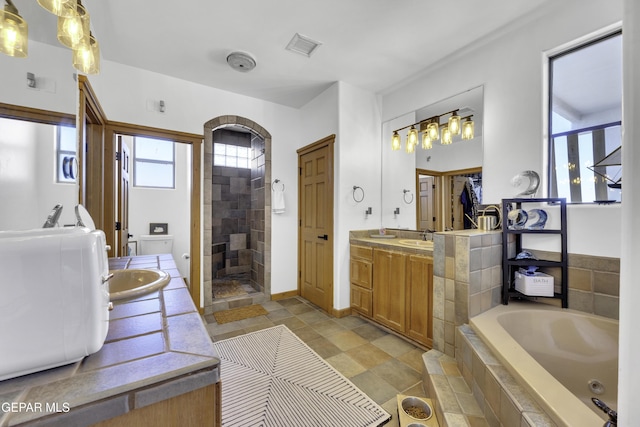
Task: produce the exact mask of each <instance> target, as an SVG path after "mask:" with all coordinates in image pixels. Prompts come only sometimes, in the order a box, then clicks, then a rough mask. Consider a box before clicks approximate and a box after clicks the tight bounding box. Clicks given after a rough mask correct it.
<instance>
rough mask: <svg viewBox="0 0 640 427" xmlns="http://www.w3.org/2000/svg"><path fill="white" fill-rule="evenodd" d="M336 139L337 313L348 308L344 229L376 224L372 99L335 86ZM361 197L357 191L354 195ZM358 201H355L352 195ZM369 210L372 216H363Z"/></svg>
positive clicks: (376, 129) (376, 118)
mask: <svg viewBox="0 0 640 427" xmlns="http://www.w3.org/2000/svg"><path fill="white" fill-rule="evenodd" d="M338 97H339V105H340V110H339V111H340V115H339V132H338V135H339V138H338V140H337V144H336V151H335V156H336V165H335V166H336V182H335V194H334V196H335V203H336V204H335V211H336V218H335V221H334V236H335V239H336V241H335V243H334V296H333V297H334V301H333V306H334V308H336V309H343V308H348V307H349V304H350V281H349V231H350V230H362V229H370V228H373V229H375V228H377V227H379V226H380V220H379V218H380V216H379V214H376V213H377V212H380V209H381V203H380V193H381V191H382V188H381V185H380V176H381V174H382V170H381V168H380V166H381V165H380V140H381V129H380V107H379V105H378V100H377V99H376V97H375V96H374V95H373V94H371V93H369V92H366V91H363V90H361V89H358V88H356V87H354V86H352V85H349V84H346V83H342V82H341V83H339V93H338ZM354 185H356V186H359V187H362V189H363V190H364V196H365V197H364V200H362V201H361V202H360V203H357V202H356V201H355V200H354V198H353V186H354ZM358 194H360V193H358ZM356 198H357V199H358V200H359V198H358V197H357V196H356ZM368 207H371V209H372V213H373V215H370V216H366V215H365V213H364V212H365V210H366V209H367V208H368Z"/></svg>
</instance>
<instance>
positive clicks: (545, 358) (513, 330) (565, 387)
mask: <svg viewBox="0 0 640 427" xmlns="http://www.w3.org/2000/svg"><path fill="white" fill-rule="evenodd" d="M469 326H470V327H471V328H472V330H473V331H474V332H475V333H476V334H477V335H478V337H480V338H481V339H482V342H483V343H484V344H486V345H487V347H488V348H490V349H491V351H492V352H493V355H494V356H495V357H496V359H497V360H498V361H499V362H500V363H502V365H503V366H504V367H505V368H506V369H507V370H508V371H509V372H510V373H511V374H512V375H513V376H514V378H516V380H517V382H518V384H520V385H522V386H523V387H524V388H525V389H526V390H527V391H529V392H530V393H531V396H532V397H533V398H534V399H535V400H536V402H538V404H539V405H540V406H541V407H542V408H543V410H544V411H545V412H546V413H547V415H549V416H550V417H551V418H552V419H553V420H554V421H555V422H556V424H558V425H567V426H598V425H600V424H603V423H604V419H602V420H601V418H600V417H601V416H604V414H603V412H602V411H600V410H598V409H597V408H596V407H595V405H593V404H592V402H591V398H592V397H598V398H599V399H601V400H602V401H603V402H605V403H606V404H607V405H608V406H610V407H611V408H613V409H614V410H615V409H616V408H617V390H618V322H617V320H612V319H608V318H606V317H602V316H595V315H592V314H587V313H583V312H579V311H576V310H571V309H561V308H559V307H553V306H550V305H548V304H538V303H534V302H525V301H519V302H516V301H514V302H512V303H510V304H509V305H500V306H499V307H495V308H494V309H492V310H489V311H487V312H485V313H482V314H481V315H480V316H476V317H474V318H473V319H471V323H470V324H469ZM463 338H465V339H466V340H468V336H467V335H465V336H463ZM465 339H463V340H462V343H463V344H464V342H465V341H466V340H465ZM463 350H464V347H463ZM462 356H463V357H462V361H463V362H464V356H465V353H464V351H463V353H462ZM457 358H458V359H459V360H460V358H459V357H457ZM463 365H464V363H463ZM471 369H473V370H476V369H482V366H480V365H478V366H476V365H473V364H472V365H471ZM473 377H475V375H474V376H473ZM592 382H597V383H596V384H597V386H595V387H596V388H597V390H596V389H592V387H590V384H592ZM600 385H601V386H602V387H599V386H600Z"/></svg>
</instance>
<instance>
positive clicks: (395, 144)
mask: <svg viewBox="0 0 640 427" xmlns="http://www.w3.org/2000/svg"><path fill="white" fill-rule="evenodd" d="M400 147H401V142H400V135H398V131H395V132H393V136H392V137H391V149H392V150H393V151H397V150H399V149H400Z"/></svg>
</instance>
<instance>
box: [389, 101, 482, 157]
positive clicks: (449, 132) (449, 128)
mask: <svg viewBox="0 0 640 427" xmlns="http://www.w3.org/2000/svg"><path fill="white" fill-rule="evenodd" d="M457 112H458V110H453V111H449V112H448V113H444V114H440V115H437V116H433V117H430V118H428V119H425V120H422V121H420V122H417V123H413V124H410V125H407V126H404V127H401V128H399V129H396V130H394V131H393V135H392V138H391V149H392V150H394V151H396V150H400V145H401V142H400V135H399V134H398V132H399V131H401V130H404V129H407V128H411V129H410V130H409V134H408V135H407V147H406V150H405V151H406V152H407V153H413V151H414V149H415V147H416V145H417V131H419V132H421V133H422V148H424V149H426V150H428V149H430V148H432V147H433V144H432V143H433V141H437V140H438V139H440V128H442V133H443V136H442V141H441V143H442V144H443V145H448V144H451V142H452V137H453V135H458V134H462V135H461V137H462V139H463V140H470V139H473V137H474V123H473V120H471V118H472V117H473V114H470V115H468V116H465V117H460V116H458V115H457ZM447 114H451V118H449V121H448V122H446V123H442V124H440V117H442V116H446V115H447ZM452 119H453V120H452ZM416 126H418V129H416Z"/></svg>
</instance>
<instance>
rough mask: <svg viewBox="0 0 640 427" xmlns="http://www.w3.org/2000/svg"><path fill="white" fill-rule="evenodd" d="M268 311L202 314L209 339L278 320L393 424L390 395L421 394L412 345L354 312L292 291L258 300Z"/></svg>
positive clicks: (417, 359) (393, 404)
mask: <svg viewBox="0 0 640 427" xmlns="http://www.w3.org/2000/svg"><path fill="white" fill-rule="evenodd" d="M261 305H262V306H263V307H264V308H265V309H266V310H267V311H268V312H269V314H267V315H265V316H259V317H254V318H250V319H244V320H239V321H237V322H231V323H225V324H222V325H219V324H217V323H216V321H215V318H214V317H213V315H205V316H204V319H205V322H206V327H207V330H208V331H209V335H210V336H211V338H212V339H213V340H214V341H219V340H223V339H225V338H230V337H234V336H237V335H241V334H245V333H247V332H253V331H257V330H260V329H264V328H269V327H271V326H275V325H280V324H284V325H286V326H287V327H288V328H289V329H291V330H292V331H293V332H294V333H295V334H296V335H297V336H298V337H300V339H301V340H302V341H304V342H305V343H306V344H307V345H308V346H309V347H311V348H312V349H313V350H315V351H316V352H317V353H318V354H319V355H320V356H321V357H323V358H324V359H325V360H326V361H327V362H328V363H329V364H331V365H332V366H333V367H334V368H335V369H337V370H338V371H339V372H340V373H342V375H344V376H345V377H347V378H349V379H350V380H351V382H353V383H354V384H355V385H356V386H357V387H358V388H360V390H362V391H363V392H364V393H366V394H367V395H368V396H369V397H370V398H372V399H373V400H374V401H376V403H378V404H379V405H380V406H382V407H383V408H384V409H385V410H386V411H387V412H388V413H389V414H391V416H392V418H391V421H390V422H389V423H387V424H385V426H389V427H397V426H398V412H397V403H396V395H397V394H406V395H412V396H420V397H425V393H424V390H423V387H422V354H423V353H424V352H425V351H424V350H423V349H421V348H418V347H416V346H414V345H412V344H410V343H409V342H407V341H405V340H403V339H401V338H398V337H397V336H395V335H393V334H390V333H388V332H385V331H384V330H382V329H381V328H379V327H377V326H375V325H373V324H372V323H369V322H367V321H366V320H364V319H362V318H360V317H357V316H347V317H343V318H340V319H338V318H335V317H331V316H329V315H327V314H326V313H324V312H323V311H322V310H320V309H318V308H317V307H316V306H314V305H313V304H311V303H309V302H308V301H306V300H304V299H302V298H300V297H293V298H288V299H283V300H279V301H267V302H264V303H262V304H261Z"/></svg>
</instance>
